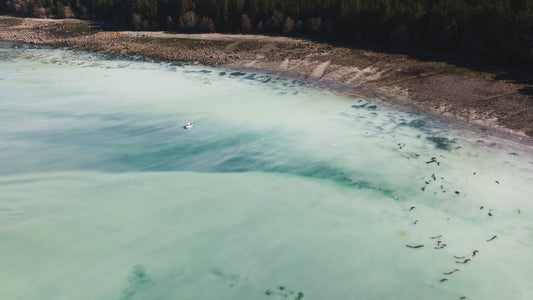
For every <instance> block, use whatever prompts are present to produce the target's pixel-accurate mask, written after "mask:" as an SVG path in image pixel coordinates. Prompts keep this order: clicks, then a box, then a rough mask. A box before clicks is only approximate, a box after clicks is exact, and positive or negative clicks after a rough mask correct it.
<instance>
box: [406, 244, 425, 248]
mask: <svg viewBox="0 0 533 300" xmlns="http://www.w3.org/2000/svg"><path fill="white" fill-rule="evenodd" d="M405 246H407V247H409V248H422V247H424V245H415V246H412V245H405Z"/></svg>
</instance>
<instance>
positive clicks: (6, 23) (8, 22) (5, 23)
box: [0, 18, 22, 27]
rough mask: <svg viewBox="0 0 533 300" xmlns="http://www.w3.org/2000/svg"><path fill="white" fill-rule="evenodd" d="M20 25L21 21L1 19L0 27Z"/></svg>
mask: <svg viewBox="0 0 533 300" xmlns="http://www.w3.org/2000/svg"><path fill="white" fill-rule="evenodd" d="M20 24H22V20H21V19H11V18H5V19H4V18H1V19H0V27H13V26H17V25H20Z"/></svg>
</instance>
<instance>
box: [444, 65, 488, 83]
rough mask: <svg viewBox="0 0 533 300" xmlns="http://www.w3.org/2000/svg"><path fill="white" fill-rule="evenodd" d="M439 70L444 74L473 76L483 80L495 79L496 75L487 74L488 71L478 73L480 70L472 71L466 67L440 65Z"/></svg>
mask: <svg viewBox="0 0 533 300" xmlns="http://www.w3.org/2000/svg"><path fill="white" fill-rule="evenodd" d="M441 70H442V72H444V73H451V74H467V75H475V76H478V77H483V78H485V79H489V80H492V79H495V78H496V76H497V75H498V74H496V73H493V72H489V71H480V70H474V69H470V68H466V67H457V66H453V65H448V64H442V65H441Z"/></svg>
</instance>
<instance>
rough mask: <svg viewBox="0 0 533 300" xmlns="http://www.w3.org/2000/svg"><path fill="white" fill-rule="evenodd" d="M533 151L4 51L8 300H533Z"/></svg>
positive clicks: (139, 69) (254, 92)
mask: <svg viewBox="0 0 533 300" xmlns="http://www.w3.org/2000/svg"><path fill="white" fill-rule="evenodd" d="M187 122H194V124H195V125H194V127H193V128H192V129H190V130H184V129H183V125H184V124H185V123H187ZM532 153H533V152H532V151H531V149H529V148H526V147H523V146H519V145H512V144H509V143H506V142H503V141H500V140H498V139H495V138H490V137H486V136H481V135H479V134H475V133H471V132H468V131H464V130H461V129H459V128H456V127H454V126H451V125H450V124H446V123H444V122H441V121H438V120H433V119H431V118H428V117H426V116H424V115H423V114H420V113H414V112H408V111H403V110H401V109H398V108H395V107H391V106H388V105H386V104H384V103H382V102H379V101H376V100H371V99H362V98H361V99H359V98H350V97H344V96H338V95H335V94H333V93H331V92H328V91H324V90H317V89H314V88H312V87H310V86H309V85H308V84H306V83H305V82H302V81H297V80H292V79H285V78H280V77H277V76H272V75H263V74H259V73H254V72H235V71H230V70H224V69H213V68H207V67H203V66H193V65H180V64H167V63H152V62H145V61H141V60H135V59H129V60H125V59H123V58H120V57H110V56H104V55H97V54H91V53H80V52H72V51H65V50H53V49H39V48H32V47H27V46H20V45H19V46H14V45H10V44H3V45H2V47H1V49H0V162H1V165H2V167H1V168H0V282H2V288H1V289H0V298H1V299H265V300H267V299H272V300H276V299H459V298H460V297H463V296H465V297H467V298H466V299H532V298H533V287H531V285H530V282H531V281H532V280H533V263H531V262H532V261H533V251H531V249H532V247H533V218H532V215H533V202H532V201H531V199H532V195H533V154H532ZM494 236H496V238H494V239H492V237H494ZM491 239H492V240H491ZM407 245H409V246H413V247H415V246H418V245H423V247H419V248H410V247H407ZM443 245H446V246H443ZM435 248H437V249H435ZM475 250H478V251H476V252H475V255H473V253H474V251H475ZM456 257H459V258H456ZM455 269H458V270H459V271H454V270H455ZM452 271H453V273H452V274H444V273H450V272H452ZM443 279H446V280H443Z"/></svg>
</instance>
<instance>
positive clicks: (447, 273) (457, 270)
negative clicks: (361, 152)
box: [442, 269, 459, 275]
mask: <svg viewBox="0 0 533 300" xmlns="http://www.w3.org/2000/svg"><path fill="white" fill-rule="evenodd" d="M455 272H459V269H453V271H450V272H445V273H442V274H444V275H452V274H453V273H455Z"/></svg>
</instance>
